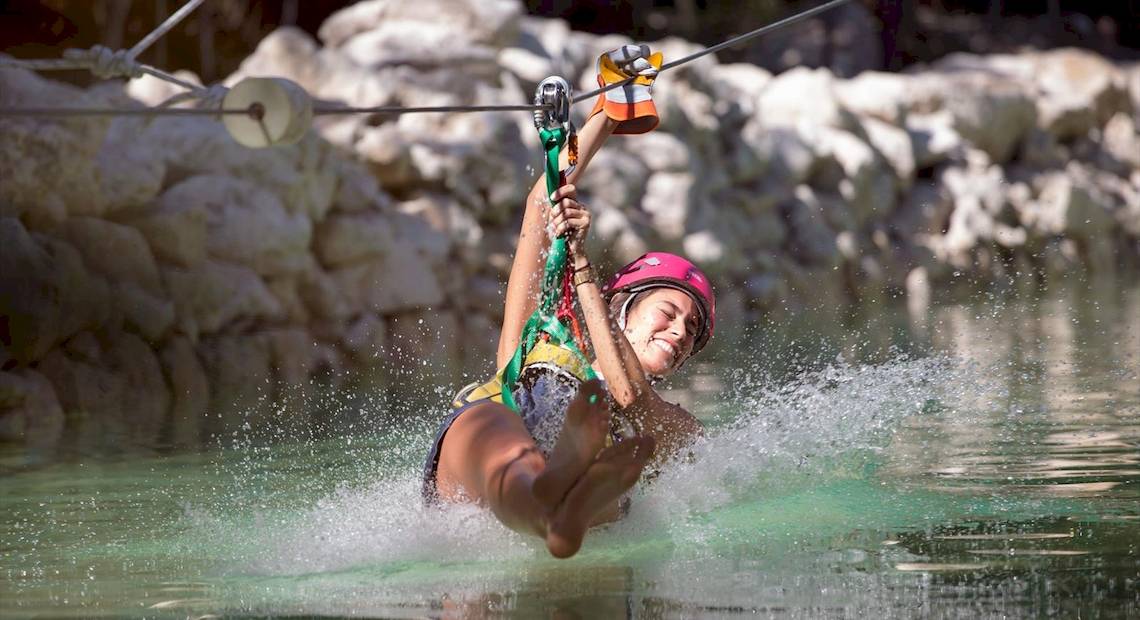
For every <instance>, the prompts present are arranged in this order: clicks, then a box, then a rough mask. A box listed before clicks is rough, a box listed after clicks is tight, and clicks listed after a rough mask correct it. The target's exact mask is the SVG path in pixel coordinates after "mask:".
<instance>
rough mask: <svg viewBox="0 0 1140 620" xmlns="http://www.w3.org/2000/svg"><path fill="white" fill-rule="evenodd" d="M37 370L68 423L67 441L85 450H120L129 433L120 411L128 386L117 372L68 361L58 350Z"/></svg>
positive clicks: (100, 366)
mask: <svg viewBox="0 0 1140 620" xmlns="http://www.w3.org/2000/svg"><path fill="white" fill-rule="evenodd" d="M37 370H38V371H39V372H40V373H42V374H43V376H44V377H46V378H47V380H48V381H49V382H50V383H51V385H52V386H54V388H55V392H56V396H57V397H58V398H59V404H60V406H61V407H62V409H63V411H64V415H65V416H66V417H67V419H68V420H69V422H68V439H69V440H72V441H76V442H78V443H79V444H80V445H83V446H85V447H87V448H88V449H90V448H103V447H114V448H116V449H120V448H121V447H122V445H123V443H124V441H125V440H126V439H127V438H128V437H129V436H130V430H131V429H130V428H129V427H128V425H127V423H126V420H125V419H124V417H123V415H124V412H123V409H122V403H123V400H124V397H125V392H126V391H127V389H128V388H127V382H126V381H125V380H124V379H123V378H122V377H121V376H120V375H119V374H118V373H117V372H115V371H114V370H111V369H110V368H109V367H108V366H105V365H102V364H91V363H87V362H80V361H76V360H72V359H69V358H68V357H67V355H66V354H65V353H64V352H63V351H62V350H61V349H55V350H53V351H51V352H50V353H48V355H47V356H45V357H44V359H43V360H42V361H40V363H39V366H38V367H37Z"/></svg>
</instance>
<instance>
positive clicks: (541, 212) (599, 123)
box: [495, 114, 617, 368]
mask: <svg viewBox="0 0 1140 620" xmlns="http://www.w3.org/2000/svg"><path fill="white" fill-rule="evenodd" d="M615 127H617V121H614V120H611V119H610V118H609V117H607V116H606V115H605V114H595V115H594V116H592V117H590V118H589V120H587V121H586V124H585V126H583V127H582V129H581V130H580V131H579V132H578V165H577V166H575V167H574V169H573V170H571V171H570V172H569V173H568V174H567V175H566V183H567V184H568V185H573V183H574V182H575V181H577V180H578V178H580V177H581V176H582V173H583V172H585V170H586V166H587V165H588V164H589V163H590V160H591V159H593V157H594V155H595V154H596V153H597V152H598V150H599V149H601V148H602V144H604V143H605V141H606V139H607V138H609V137H610V135H611V134H612V133H613V131H614V128H615ZM565 156H566V155H565V151H564V152H563V157H565ZM562 165H566V162H565V160H564V161H563V163H562ZM572 191H573V188H570V192H561V191H560V192H559V193H558V194H556V196H558V197H559V198H561V196H562V195H565V194H567V193H571V192H572ZM546 202H547V201H546V179H545V177H544V176H541V177H539V178H538V181H536V182H535V184H534V187H533V188H532V189H531V190H530V194H529V195H528V196H527V199H526V205H525V207H524V209H525V210H524V211H523V221H522V228H521V230H520V231H519V241H518V247H517V249H516V250H515V258H514V262H513V263H512V264H511V275H510V278H509V279H508V280H507V295H506V301H505V308H504V310H503V327H502V331H501V332H500V333H499V349H498V354H497V355H496V356H495V367H496V368H502V367H503V366H505V365H506V364H507V362H509V361H510V359H511V356H512V355H514V352H515V349H516V348H518V346H519V338H521V337H522V328H523V326H524V325H526V321H527V319H528V318H530V315H531V314H533V313H534V311H535V309H536V308H537V307H538V296H539V293H540V292H541V288H542V271H543V268H544V267H545V262H546V261H545V259H544V258H543V253H544V251H545V250H546V248H548V247H549V246H550V239H549V238H548V237H547V234H546V220H547V214H546V213H545V210H546Z"/></svg>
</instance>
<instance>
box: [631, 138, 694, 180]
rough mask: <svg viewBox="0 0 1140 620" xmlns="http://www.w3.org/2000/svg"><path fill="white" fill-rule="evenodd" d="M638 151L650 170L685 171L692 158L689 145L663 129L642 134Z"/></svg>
mask: <svg viewBox="0 0 1140 620" xmlns="http://www.w3.org/2000/svg"><path fill="white" fill-rule="evenodd" d="M636 153H637V155H638V156H639V157H640V158H641V161H643V162H644V163H645V167H646V168H648V169H649V171H650V172H684V171H686V170H688V169H689V166H690V160H691V159H692V155H691V152H690V149H689V147H688V145H686V144H685V143H684V142H682V141H681V140H680V139H678V138H677V137H676V136H673V135H671V134H667V133H665V132H661V131H653V132H650V133H647V134H645V135H643V136H640V137H639V139H638V144H637V148H636Z"/></svg>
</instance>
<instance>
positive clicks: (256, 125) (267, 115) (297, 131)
mask: <svg viewBox="0 0 1140 620" xmlns="http://www.w3.org/2000/svg"><path fill="white" fill-rule="evenodd" d="M222 109H224V110H232V109H248V110H249V114H227V115H225V116H224V117H223V118H222V123H223V124H224V125H225V126H226V130H227V131H229V132H230V136H232V137H233V139H234V140H235V141H237V143H238V144H241V145H242V146H247V147H250V148H265V147H267V146H280V145H289V144H295V143H296V142H297V141H298V140H300V139H301V138H303V137H304V136H305V132H306V131H308V130H309V127H310V126H311V125H312V122H313V100H312V98H311V97H309V93H308V92H306V91H305V89H304V88H301V86H300V85H299V84H297V83H296V82H291V81H289V80H286V79H284V78H273V77H252V78H246V79H244V80H242V81H240V82H238V83H237V84H235V85H234V86H233V88H231V89H230V92H228V93H227V94H226V97H225V99H223V100H222Z"/></svg>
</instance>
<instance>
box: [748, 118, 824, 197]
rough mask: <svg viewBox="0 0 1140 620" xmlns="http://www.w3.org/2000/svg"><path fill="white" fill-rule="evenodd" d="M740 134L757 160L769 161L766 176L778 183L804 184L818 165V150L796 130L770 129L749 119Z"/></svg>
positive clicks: (788, 184) (789, 184)
mask: <svg viewBox="0 0 1140 620" xmlns="http://www.w3.org/2000/svg"><path fill="white" fill-rule="evenodd" d="M741 137H742V138H743V139H744V141H745V143H746V144H747V145H748V147H749V148H751V149H752V152H753V154H754V156H755V157H756V159H757V160H759V161H760V162H767V163H766V164H765V166H766V168H765V169H766V171H767V178H769V179H771V180H772V181H773V182H775V183H777V184H780V185H787V186H795V185H797V184H799V183H802V182H803V181H805V180H806V179H807V178H808V176H809V175H810V174H811V171H812V169H813V168H814V167H815V165H816V160H817V156H816V153H815V151H814V150H813V149H812V147H811V145H810V144H809V143H808V142H807V141H805V140H804V138H803V136H801V135H800V133H799V132H797V131H795V130H793V129H787V128H784V127H774V128H769V127H766V126H763V125H761V124H759V123H758V122H749V123H748V124H747V125H745V127H744V129H743V130H742V132H741Z"/></svg>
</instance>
